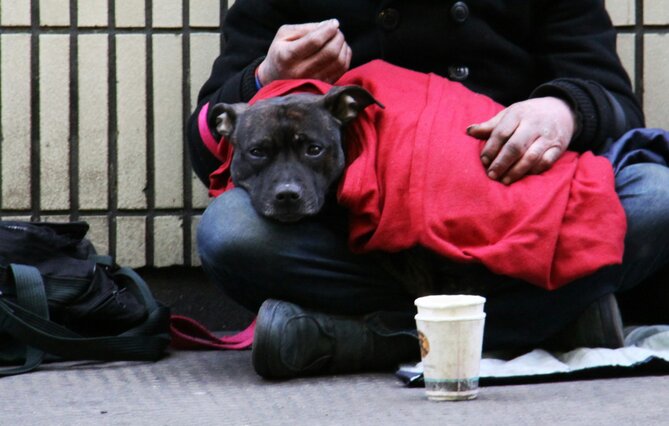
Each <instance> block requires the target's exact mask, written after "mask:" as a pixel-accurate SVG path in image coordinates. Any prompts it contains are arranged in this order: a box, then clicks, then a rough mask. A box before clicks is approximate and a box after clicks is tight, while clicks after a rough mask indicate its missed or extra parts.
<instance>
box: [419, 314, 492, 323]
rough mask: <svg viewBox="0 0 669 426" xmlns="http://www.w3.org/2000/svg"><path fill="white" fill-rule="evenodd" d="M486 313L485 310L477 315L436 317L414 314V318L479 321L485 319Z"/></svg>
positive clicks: (444, 320) (435, 320) (422, 319)
mask: <svg viewBox="0 0 669 426" xmlns="http://www.w3.org/2000/svg"><path fill="white" fill-rule="evenodd" d="M485 317H486V314H485V312H482V313H480V314H478V315H469V316H466V317H440V318H439V317H437V318H435V317H434V316H432V315H429V314H420V313H418V314H416V316H414V319H415V320H416V321H428V322H456V321H480V320H482V319H485Z"/></svg>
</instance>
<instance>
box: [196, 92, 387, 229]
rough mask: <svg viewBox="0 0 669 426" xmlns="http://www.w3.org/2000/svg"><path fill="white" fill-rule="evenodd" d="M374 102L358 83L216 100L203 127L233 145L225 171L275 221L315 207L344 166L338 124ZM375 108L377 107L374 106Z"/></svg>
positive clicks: (306, 213) (291, 219)
mask: <svg viewBox="0 0 669 426" xmlns="http://www.w3.org/2000/svg"><path fill="white" fill-rule="evenodd" d="M372 103H377V104H378V102H377V101H376V100H375V99H374V97H372V95H371V94H370V93H369V92H367V91H366V90H365V89H363V88H362V87H359V86H335V87H333V88H332V89H331V90H330V91H329V92H328V93H327V94H325V95H314V94H306V93H301V94H290V95H287V96H283V97H277V98H270V99H265V100H260V101H258V102H256V103H254V104H253V105H252V106H248V105H247V104H243V103H238V104H224V103H219V104H216V105H214V106H213V107H212V108H211V110H210V111H209V117H208V121H209V127H210V129H211V130H212V131H213V132H214V133H215V134H218V135H220V136H225V137H226V138H227V139H228V141H229V142H230V143H231V144H232V145H233V147H234V151H233V152H234V153H233V157H232V163H231V164H230V173H231V176H232V181H233V183H234V184H235V186H237V187H240V188H243V189H245V190H246V191H247V192H248V193H249V195H250V198H251V202H252V204H253V207H254V208H255V209H256V210H257V211H258V212H259V213H261V214H262V215H264V216H267V217H270V218H273V219H276V220H279V221H281V222H294V221H297V220H299V219H301V218H303V217H305V216H309V215H314V214H316V213H318V212H319V211H320V209H321V208H322V207H323V204H324V202H325V198H326V193H327V192H328V190H329V189H330V188H331V187H332V185H333V183H334V182H335V181H336V180H337V179H338V178H339V176H340V175H341V173H342V171H343V170H344V160H345V159H344V150H343V147H342V128H343V126H344V125H345V124H346V123H348V122H350V121H351V120H353V119H354V118H356V117H357V115H358V114H359V113H360V112H361V111H362V110H363V109H365V108H366V107H367V106H369V105H371V104H372ZM379 105H380V104H379Z"/></svg>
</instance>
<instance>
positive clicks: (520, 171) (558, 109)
mask: <svg viewBox="0 0 669 426" xmlns="http://www.w3.org/2000/svg"><path fill="white" fill-rule="evenodd" d="M575 132H576V116H575V114H574V112H573V111H572V109H571V108H570V107H569V104H567V103H566V102H565V101H563V100H562V99H559V98H554V97H545V98H535V99H529V100H527V101H522V102H518V103H516V104H513V105H511V106H510V107H508V108H506V109H504V110H503V111H501V112H500V113H499V114H497V115H496V116H494V117H493V118H491V119H490V120H488V121H486V122H484V123H480V124H474V125H472V126H470V127H468V128H467V134H469V135H470V136H473V137H475V138H477V139H481V140H486V143H485V145H484V146H483V149H482V150H481V162H482V163H483V166H484V167H486V168H487V174H488V177H490V178H491V179H494V180H499V181H501V182H502V183H504V184H506V185H509V184H511V183H513V182H515V181H517V180H519V179H520V178H522V177H524V176H525V175H527V174H538V173H542V172H544V171H546V170H548V169H549V168H550V167H551V166H552V165H553V164H554V163H555V162H556V161H557V160H558V159H559V158H560V157H561V156H562V154H563V153H564V152H565V151H566V150H567V147H568V146H569V142H570V141H571V138H572V136H573V135H574V133H575Z"/></svg>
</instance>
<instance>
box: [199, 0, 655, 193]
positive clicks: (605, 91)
mask: <svg viewBox="0 0 669 426" xmlns="http://www.w3.org/2000/svg"><path fill="white" fill-rule="evenodd" d="M330 18H337V19H339V22H340V28H341V31H342V32H343V34H344V36H345V38H346V40H347V42H348V43H349V45H350V46H351V49H352V52H353V58H352V63H351V67H355V66H357V65H360V64H363V63H365V62H368V61H370V60H372V59H377V58H380V59H384V60H386V61H388V62H391V63H393V64H396V65H400V66H403V67H406V68H409V69H413V70H417V71H422V72H434V73H437V74H440V75H442V76H445V77H448V78H450V79H452V80H456V81H461V82H462V83H463V84H464V85H465V86H467V87H468V88H470V89H472V90H474V91H476V92H479V93H483V94H486V95H488V96H490V97H491V98H493V99H495V100H496V101H498V102H500V103H501V104H504V105H510V104H512V103H514V102H518V101H522V100H525V99H528V98H530V97H539V96H548V95H551V96H558V97H560V98H562V99H565V100H566V101H568V102H569V103H570V104H571V105H572V106H573V107H574V108H575V110H576V112H577V116H578V118H579V132H578V134H577V135H576V137H575V138H574V139H573V140H572V142H571V145H570V149H574V150H577V151H585V150H589V149H592V150H596V149H597V148H598V147H600V146H601V145H602V144H604V142H605V141H606V140H607V139H610V138H616V137H618V136H620V135H621V134H622V133H624V132H625V131H626V130H628V129H631V128H635V127H642V126H643V125H644V119H643V113H642V112H641V108H640V106H639V103H638V101H637V100H636V98H635V97H634V94H633V93H632V89H631V85H630V81H629V77H628V76H627V74H626V73H625V71H624V69H623V67H622V65H621V63H620V60H619V58H618V56H617V53H616V49H615V41H616V33H615V30H614V28H613V27H612V24H611V21H610V19H609V16H608V14H607V12H606V10H605V9H604V2H603V1H602V0H559V1H555V0H469V1H455V0H412V1H409V0H406V1H402V0H394V1H373V0H330V1H328V0H237V1H236V2H235V4H234V5H233V6H232V7H231V8H230V10H229V11H228V13H227V15H226V18H225V21H224V24H223V35H224V41H225V43H224V46H223V53H222V54H221V56H219V57H218V58H217V59H216V62H215V63H214V66H213V70H212V75H211V77H210V78H209V80H208V81H207V82H206V83H205V85H204V86H203V88H202V90H201V91H200V95H199V99H198V106H197V109H196V111H195V112H194V114H193V116H192V117H191V119H190V120H189V123H188V126H189V129H188V134H189V142H190V147H191V156H192V160H193V165H194V169H195V171H196V173H197V174H198V176H199V177H200V178H201V179H202V180H203V181H204V182H207V181H208V178H207V176H208V174H209V173H210V172H211V171H212V170H213V169H214V168H215V167H217V166H218V162H217V161H216V160H215V159H214V158H213V157H212V156H211V155H210V154H209V152H208V151H207V150H206V148H205V147H204V146H203V145H202V142H201V140H200V138H199V134H198V131H197V120H196V117H197V114H198V112H199V109H200V108H201V107H202V105H203V104H205V103H206V102H246V101H248V100H249V99H250V98H251V97H252V96H253V95H254V94H255V93H256V87H255V81H254V75H253V72H254V70H255V68H256V67H257V65H258V64H259V63H260V62H261V61H262V59H263V58H264V55H265V54H266V53H267V50H268V48H269V45H270V43H271V41H272V39H273V38H274V35H275V34H276V31H277V30H278V28H279V27H280V26H281V25H282V24H288V23H303V22H317V21H322V20H326V19H330Z"/></svg>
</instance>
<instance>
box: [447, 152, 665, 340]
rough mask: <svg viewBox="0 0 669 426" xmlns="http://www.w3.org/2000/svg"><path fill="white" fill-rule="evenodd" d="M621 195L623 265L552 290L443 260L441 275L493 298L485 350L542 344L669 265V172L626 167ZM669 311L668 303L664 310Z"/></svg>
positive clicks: (649, 167)
mask: <svg viewBox="0 0 669 426" xmlns="http://www.w3.org/2000/svg"><path fill="white" fill-rule="evenodd" d="M616 191H617V192H618V195H619V196H620V200H621V203H622V206H623V208H624V210H625V213H626V216H627V222H628V224H627V234H626V238H625V253H624V258H623V263H622V264H621V265H615V266H610V267H606V268H603V269H601V270H600V271H598V272H596V273H595V274H593V275H591V276H589V277H585V278H582V279H579V280H577V281H575V282H573V283H570V284H568V285H566V286H564V287H562V288H560V289H558V290H554V291H547V290H543V289H541V288H538V287H535V286H532V285H530V284H527V283H524V282H521V281H518V280H513V279H510V278H506V277H501V276H496V275H494V274H492V273H490V272H488V271H487V270H485V269H483V268H480V267H461V268H458V267H453V264H452V263H449V262H447V261H444V262H443V265H442V266H441V269H442V271H444V272H443V273H442V275H446V276H453V275H455V276H458V278H457V279H458V280H459V281H461V282H462V285H463V286H466V285H467V282H474V283H479V284H480V286H483V287H482V288H483V290H482V291H483V292H484V293H485V295H486V297H487V299H488V300H487V302H486V312H487V318H486V331H485V338H484V347H485V348H486V349H500V348H523V347H533V346H536V345H539V344H541V343H542V342H544V341H546V340H547V339H548V338H550V337H551V336H553V335H555V334H556V333H557V332H559V331H560V330H562V329H564V328H565V327H566V326H568V325H569V324H570V323H571V322H573V321H574V320H575V319H577V318H578V317H579V315H580V314H581V313H582V312H584V311H586V309H588V307H590V306H592V305H593V303H596V302H597V301H598V300H601V299H602V298H603V297H605V296H606V295H608V294H610V293H621V292H622V293H624V292H627V291H629V290H630V289H633V288H635V287H636V286H638V285H639V284H641V283H642V282H644V280H645V279H646V278H648V277H649V276H651V275H652V274H653V273H654V272H655V271H657V270H659V269H660V268H662V267H663V266H664V265H667V264H668V263H669V168H667V167H665V166H662V165H656V164H648V163H644V164H635V165H630V166H627V167H624V168H621V169H620V170H619V171H618V173H617V175H616ZM665 284H666V285H669V283H665ZM668 309H669V300H666V301H665V302H664V310H665V311H666V310H668ZM594 326H595V325H594V324H593V327H594Z"/></svg>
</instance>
